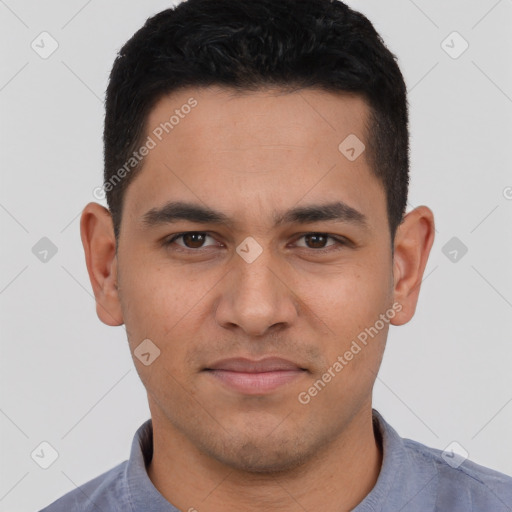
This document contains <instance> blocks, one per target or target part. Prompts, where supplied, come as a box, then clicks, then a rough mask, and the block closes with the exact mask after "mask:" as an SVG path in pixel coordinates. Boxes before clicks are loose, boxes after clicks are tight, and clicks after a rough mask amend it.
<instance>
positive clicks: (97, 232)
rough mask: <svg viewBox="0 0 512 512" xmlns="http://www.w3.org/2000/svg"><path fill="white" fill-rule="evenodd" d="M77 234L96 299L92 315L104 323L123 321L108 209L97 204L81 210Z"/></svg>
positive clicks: (120, 322)
mask: <svg viewBox="0 0 512 512" xmlns="http://www.w3.org/2000/svg"><path fill="white" fill-rule="evenodd" d="M80 236H81V238H82V245H83V246H84V252H85V261H86V264H87V272H88V273H89V279H90V281H91V285H92V289H93V291H94V297H95V299H96V314H97V315H98V317H99V319H100V320H101V321H102V322H103V323H104V324H107V325H111V326H116V325H122V324H123V322H124V321H123V315H122V311H121V304H120V301H119V295H118V287H117V255H116V241H115V236H114V224H113V222H112V216H111V214H110V212H109V211H108V210H107V209H106V208H104V207H103V206H101V205H100V204H98V203H89V204H88V205H87V206H86V207H85V208H84V209H83V211H82V217H81V219H80Z"/></svg>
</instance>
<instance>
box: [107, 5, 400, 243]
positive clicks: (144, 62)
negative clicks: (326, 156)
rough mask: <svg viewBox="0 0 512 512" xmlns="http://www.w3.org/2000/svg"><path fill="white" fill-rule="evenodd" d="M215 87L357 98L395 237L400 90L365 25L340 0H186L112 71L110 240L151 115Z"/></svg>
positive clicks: (393, 66)
mask: <svg viewBox="0 0 512 512" xmlns="http://www.w3.org/2000/svg"><path fill="white" fill-rule="evenodd" d="M212 85H218V86H223V87H226V88H231V89H234V90H235V91H238V92H243V91H254V90H258V89H265V88H269V87H270V88H280V89H282V90H285V91H293V90H300V89H306V88H311V89H319V90H324V91H328V92H334V93H336V92H340V93H341V92H345V93H355V94H358V95H360V96H361V97H362V98H364V100H365V101H366V102H367V104H368V106H369V111H370V116H369V120H368V124H367V125H366V129H367V134H366V140H365V144H366V157H367V158H368V161H369V163H370V166H371V169H372V171H373V172H374V174H375V176H376V177H377V178H378V179H379V180H380V181H381V183H382V184H383V186H384V189H385V195H386V201H387V212H388V221H389V222H388V223H389V228H390V233H391V239H392V240H393V239H394V236H395V232H396V228H397V227H398V225H399V224H400V223H401V222H402V219H403V215H404V213H405V209H406V204H407V193H408V185H409V130H408V106H407V96H406V86H405V83H404V79H403V76H402V74H401V72H400V69H399V67H398V64H397V62H396V57H395V55H394V54H393V53H391V52H390V51H389V50H388V48H387V47H386V46H385V44H384V42H383V40H382V38H381V37H380V35H379V34H378V33H377V32H376V30H375V29H374V27H373V25H372V24H371V23H370V21H369V20H368V19H367V18H366V17H365V16H364V15H362V14H361V13H359V12H356V11H354V10H352V9H351V8H349V7H348V6H347V5H345V4H344V3H342V2H341V1H338V0H185V1H184V2H182V3H180V4H178V5H177V6H175V7H173V8H170V9H166V10H164V11H162V12H160V13H158V14H156V15H155V16H153V17H151V18H149V19H148V20H147V21H146V23H145V24H144V26H143V27H142V28H141V29H140V30H138V31H137V32H136V33H135V34H134V35H133V36H132V37H131V39H130V40H129V41H128V42H127V43H126V44H125V45H124V46H123V47H122V49H121V50H120V51H119V54H118V55H117V57H116V60H115V62H114V65H113V68H112V71H111V73H110V78H109V84H108V87H107V91H106V102H105V106H106V113H105V129H104V137H103V140H104V164H105V167H104V184H103V188H104V190H105V192H106V198H107V203H108V207H109V210H110V213H111V215H112V219H113V224H114V232H115V237H116V242H117V241H118V239H119V234H120V225H121V215H122V208H123V197H124V192H125V190H126V188H127V187H128V185H129V184H130V183H131V181H132V180H133V178H134V176H135V175H136V173H137V172H140V170H141V169H142V167H143V160H141V161H140V162H139V161H136V160H134V159H131V157H132V155H133V152H134V151H136V150H137V148H140V147H141V145H142V144H143V140H144V137H145V136H146V134H145V131H146V124H147V118H148V116H149V113H150V111H151V109H152V108H153V107H154V106H155V104H156V102H157V101H158V100H159V99H161V98H162V97H163V96H165V95H167V94H170V93H172V92H174V91H178V90H180V89H184V88H186V87H208V86H212ZM340 142H341V141H340ZM128 161H131V162H132V163H133V166H131V167H129V166H127V165H126V164H127V162H128ZM123 169H124V172H121V171H122V170H123ZM116 245H117V244H116Z"/></svg>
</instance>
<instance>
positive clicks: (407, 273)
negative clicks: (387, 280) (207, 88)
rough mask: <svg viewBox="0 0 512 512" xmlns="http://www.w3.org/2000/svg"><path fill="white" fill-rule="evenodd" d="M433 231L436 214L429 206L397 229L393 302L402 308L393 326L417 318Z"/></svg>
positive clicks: (432, 241)
mask: <svg viewBox="0 0 512 512" xmlns="http://www.w3.org/2000/svg"><path fill="white" fill-rule="evenodd" d="M434 232H435V227H434V215H433V213H432V211H431V210H430V209H429V208H427V207H426V206H419V207H418V208H415V209H414V210H412V211H411V212H409V213H408V214H407V215H406V216H405V218H404V220H403V221H402V223H401V224H400V226H399V227H398V229H397V232H396V235H395V242H394V248H395V250H394V257H393V276H394V301H395V302H396V303H398V304H400V305H401V306H402V309H401V311H400V312H399V313H397V315H396V316H395V317H394V319H393V320H392V321H391V323H392V324H393V325H403V324H405V323H407V322H408V321H409V320H410V319H411V318H412V317H413V315H414V312H415V310H416V304H417V302H418V296H419V292H420V286H421V281H422V279H423V273H424V271H425V267H426V265H427V261H428V256H429V254H430V249H431V248H432V244H433V243H434Z"/></svg>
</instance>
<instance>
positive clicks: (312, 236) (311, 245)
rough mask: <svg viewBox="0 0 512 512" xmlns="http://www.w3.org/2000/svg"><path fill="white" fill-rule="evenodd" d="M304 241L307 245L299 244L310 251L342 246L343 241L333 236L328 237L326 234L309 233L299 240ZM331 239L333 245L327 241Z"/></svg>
mask: <svg viewBox="0 0 512 512" xmlns="http://www.w3.org/2000/svg"><path fill="white" fill-rule="evenodd" d="M302 239H304V241H305V244H304V245H303V244H298V246H299V247H306V248H308V249H324V248H326V247H330V246H331V245H336V243H338V244H342V241H341V240H338V239H336V238H334V237H332V236H329V235H327V234H326V233H307V234H306V235H302V236H301V237H300V238H299V240H302ZM329 239H331V240H333V243H330V244H327V241H328V240H329Z"/></svg>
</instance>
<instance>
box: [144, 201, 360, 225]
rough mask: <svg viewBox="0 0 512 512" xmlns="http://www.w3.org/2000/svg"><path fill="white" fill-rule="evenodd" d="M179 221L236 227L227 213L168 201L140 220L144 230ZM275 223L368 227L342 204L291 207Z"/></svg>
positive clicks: (192, 204) (277, 215) (351, 210)
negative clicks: (344, 224)
mask: <svg viewBox="0 0 512 512" xmlns="http://www.w3.org/2000/svg"><path fill="white" fill-rule="evenodd" d="M180 220H186V221H189V222H195V223H198V224H225V225H227V226H232V225H233V224H234V221H233V220H232V219H231V218H230V217H229V216H227V215H226V214H225V213H222V212H219V211H217V210H213V209H211V208H209V207H205V206H202V205H199V204H194V203H188V202H185V201H169V202H168V203H166V204H165V205H163V206H161V207H158V208H151V209H150V210H149V211H147V212H146V213H145V214H144V215H142V217H141V222H142V225H143V226H144V227H145V228H151V227H155V226H159V225H164V224H171V223H174V222H178V221H180ZM273 220H274V226H275V227H277V226H281V225H283V224H308V223H313V222H321V221H336V222H347V223H351V224H355V225H358V226H360V227H363V228H367V227H368V220H367V218H366V216H365V215H364V214H363V213H361V212H360V211H358V210H356V209H355V208H353V207H352V206H349V205H347V204H346V203H344V202H343V201H336V202H332V203H326V204H318V205H307V206H300V207H296V208H292V209H290V210H287V211H286V212H284V213H277V214H275V215H274V217H273Z"/></svg>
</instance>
